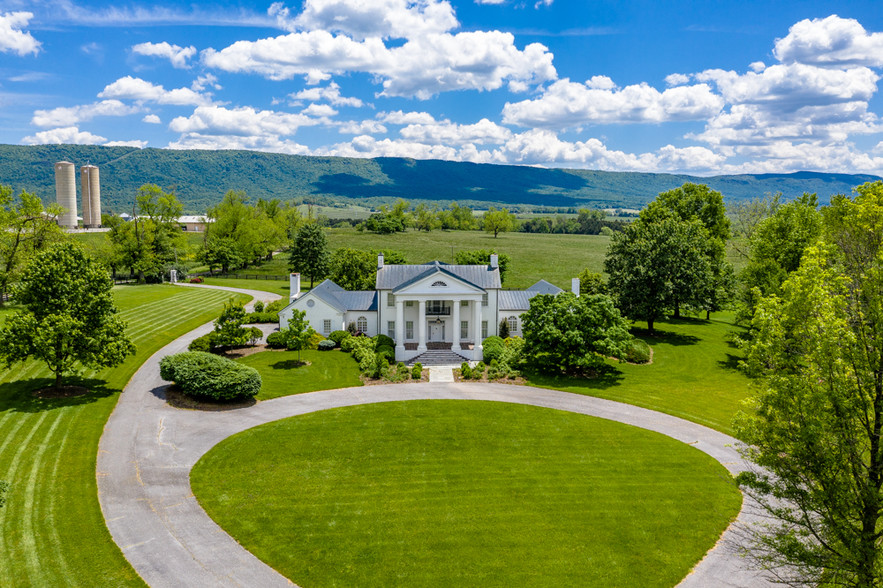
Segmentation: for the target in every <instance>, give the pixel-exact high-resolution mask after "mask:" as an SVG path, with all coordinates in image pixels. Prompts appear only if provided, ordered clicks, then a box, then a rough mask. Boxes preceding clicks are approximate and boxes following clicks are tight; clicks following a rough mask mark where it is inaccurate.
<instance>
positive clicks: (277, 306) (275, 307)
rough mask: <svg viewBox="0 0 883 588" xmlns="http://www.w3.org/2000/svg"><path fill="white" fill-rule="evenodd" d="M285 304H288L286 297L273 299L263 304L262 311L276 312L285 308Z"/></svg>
mask: <svg viewBox="0 0 883 588" xmlns="http://www.w3.org/2000/svg"><path fill="white" fill-rule="evenodd" d="M287 304H288V299H287V298H280V299H279V300H274V301H273V302H270V303H269V304H265V305H264V312H276V313H278V312H279V311H280V310H282V309H283V308H285V306H286V305H287Z"/></svg>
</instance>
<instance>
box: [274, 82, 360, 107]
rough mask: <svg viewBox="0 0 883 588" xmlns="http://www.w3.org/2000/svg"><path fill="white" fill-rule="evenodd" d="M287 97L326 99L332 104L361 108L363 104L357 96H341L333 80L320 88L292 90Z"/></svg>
mask: <svg viewBox="0 0 883 588" xmlns="http://www.w3.org/2000/svg"><path fill="white" fill-rule="evenodd" d="M289 97H290V98H291V99H292V100H304V101H307V102H321V101H326V102H330V103H331V104H332V105H334V106H353V107H355V108H361V107H362V106H363V105H364V103H363V102H362V100H361V99H359V98H355V97H346V96H341V94H340V86H339V85H338V84H337V83H335V82H331V83H330V84H328V85H327V86H325V87H322V88H307V89H306V90H301V91H300V92H294V93H293V94H289Z"/></svg>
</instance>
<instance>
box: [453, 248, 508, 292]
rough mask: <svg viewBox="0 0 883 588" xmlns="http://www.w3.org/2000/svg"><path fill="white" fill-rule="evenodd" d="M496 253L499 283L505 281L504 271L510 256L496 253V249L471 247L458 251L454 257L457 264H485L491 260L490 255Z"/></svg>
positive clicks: (506, 268)
mask: <svg viewBox="0 0 883 588" xmlns="http://www.w3.org/2000/svg"><path fill="white" fill-rule="evenodd" d="M492 254H496V255H497V263H498V264H499V266H500V283H501V284H502V283H503V282H505V281H506V273H507V272H508V271H509V264H510V263H512V258H511V257H509V255H508V254H506V253H499V254H497V250H496V249H472V250H465V251H458V252H457V255H456V256H455V257H454V259H455V262H456V263H457V264H458V265H487V264H489V263H490V262H491V255H492Z"/></svg>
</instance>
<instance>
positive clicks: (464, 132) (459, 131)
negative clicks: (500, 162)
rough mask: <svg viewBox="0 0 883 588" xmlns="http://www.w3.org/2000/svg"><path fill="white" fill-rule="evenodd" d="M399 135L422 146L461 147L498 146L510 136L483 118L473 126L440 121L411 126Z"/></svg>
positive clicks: (510, 134) (498, 126) (506, 131)
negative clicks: (436, 144)
mask: <svg viewBox="0 0 883 588" xmlns="http://www.w3.org/2000/svg"><path fill="white" fill-rule="evenodd" d="M399 134H400V135H401V136H402V138H404V139H406V140H408V141H413V142H417V143H422V144H424V145H431V144H434V143H444V144H446V145H457V146H462V145H466V144H469V143H472V144H478V145H483V144H499V143H503V142H504V141H506V140H508V139H509V138H510V137H511V136H512V131H510V130H509V129H507V128H506V127H501V126H500V125H498V124H496V123H493V122H491V121H490V120H488V119H486V118H483V119H481V120H480V121H478V122H477V123H475V124H457V123H452V122H451V121H442V122H438V123H432V124H412V125H408V126H406V127H405V128H403V129H402V130H401V131H400V132H399Z"/></svg>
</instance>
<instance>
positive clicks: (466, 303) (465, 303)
mask: <svg viewBox="0 0 883 588" xmlns="http://www.w3.org/2000/svg"><path fill="white" fill-rule="evenodd" d="M460 306H469V301H468V300H461V301H460Z"/></svg>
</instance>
